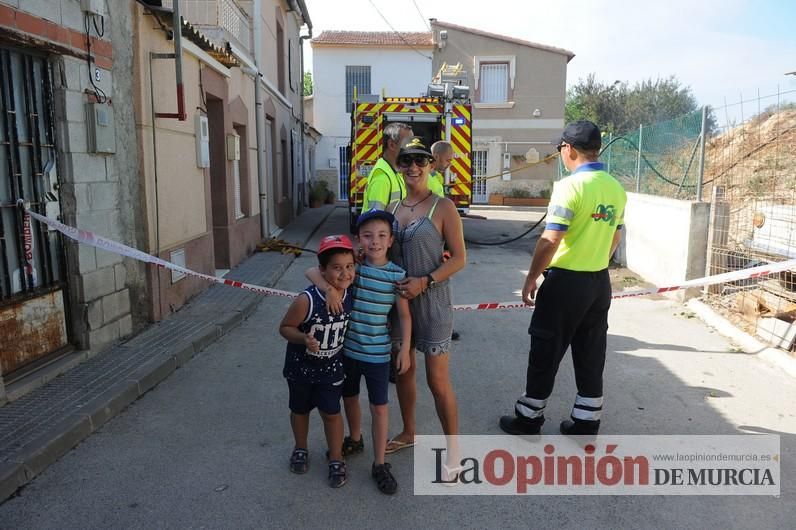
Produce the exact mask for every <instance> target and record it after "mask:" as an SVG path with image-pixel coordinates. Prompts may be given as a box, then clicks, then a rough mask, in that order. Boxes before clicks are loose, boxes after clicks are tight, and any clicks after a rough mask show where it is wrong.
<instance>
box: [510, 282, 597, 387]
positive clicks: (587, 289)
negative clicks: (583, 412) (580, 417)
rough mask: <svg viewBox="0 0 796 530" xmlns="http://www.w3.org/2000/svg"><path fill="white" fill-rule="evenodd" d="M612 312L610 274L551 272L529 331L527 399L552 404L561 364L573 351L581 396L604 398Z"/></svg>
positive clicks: (543, 283) (537, 297)
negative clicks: (569, 348)
mask: <svg viewBox="0 0 796 530" xmlns="http://www.w3.org/2000/svg"><path fill="white" fill-rule="evenodd" d="M610 307H611V280H610V277H609V275H608V269H604V270H601V271H597V272H577V271H570V270H566V269H556V268H553V269H549V270H548V271H546V272H545V280H544V282H542V285H541V287H540V288H539V290H538V291H537V293H536V308H535V310H534V312H533V316H532V317H531V325H530V327H529V329H528V333H529V334H530V335H531V351H530V355H529V359H528V373H527V377H526V388H525V395H526V396H527V397H529V398H533V399H538V400H546V399H547V398H548V397H549V396H550V394H551V393H552V392H553V383H554V382H555V377H556V373H557V372H558V365H559V364H560V363H561V359H563V357H564V353H566V351H567V348H568V347H569V346H572V361H573V364H574V365H575V382H576V384H577V387H578V395H579V396H582V397H584V398H590V397H593V398H599V397H602V395H603V368H604V367H605V349H606V340H607V335H608V309H609V308H610Z"/></svg>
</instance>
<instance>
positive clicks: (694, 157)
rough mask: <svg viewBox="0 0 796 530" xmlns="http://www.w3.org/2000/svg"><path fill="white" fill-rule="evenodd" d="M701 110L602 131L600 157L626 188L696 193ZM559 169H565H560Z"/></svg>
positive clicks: (682, 195)
mask: <svg viewBox="0 0 796 530" xmlns="http://www.w3.org/2000/svg"><path fill="white" fill-rule="evenodd" d="M702 118H703V111H702V110H698V111H695V112H692V113H690V114H686V115H684V116H680V117H678V118H674V119H671V120H667V121H661V122H658V123H655V124H652V125H641V126H640V127H639V128H638V129H636V130H635V131H634V132H632V133H626V134H623V135H617V136H615V135H611V134H609V135H606V136H604V137H603V150H602V154H601V155H600V160H601V161H602V162H603V163H605V165H606V169H607V171H608V172H609V173H611V174H612V175H613V176H614V177H616V178H617V179H618V180H619V181H620V182H621V183H622V184H623V185H624V186H625V189H626V190H627V191H635V192H640V193H648V194H651V195H660V196H664V197H672V198H678V199H694V198H696V197H697V183H698V182H699V173H700V170H701V143H700V140H701V133H702V127H703V119H702ZM562 171H563V172H566V170H564V169H563V167H562Z"/></svg>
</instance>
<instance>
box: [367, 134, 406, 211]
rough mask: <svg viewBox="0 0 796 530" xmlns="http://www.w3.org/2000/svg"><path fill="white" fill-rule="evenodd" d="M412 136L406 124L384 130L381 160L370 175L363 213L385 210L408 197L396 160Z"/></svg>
mask: <svg viewBox="0 0 796 530" xmlns="http://www.w3.org/2000/svg"><path fill="white" fill-rule="evenodd" d="M411 136H413V134H412V128H411V127H410V126H409V125H407V124H405V123H390V124H389V125H387V126H386V127H385V128H384V131H383V132H382V149H381V158H379V160H378V161H377V162H376V165H375V166H373V169H372V170H371V171H370V175H368V183H367V186H366V187H365V200H364V202H363V204H362V211H363V212H367V211H368V210H372V209H376V210H385V209H386V208H387V205H388V204H390V203H391V202H393V201H400V200H401V199H403V198H405V197H406V184H405V183H404V178H403V175H401V174H400V173H398V172H397V171H395V160H396V159H397V158H398V151H400V150H401V145H403V143H404V142H405V141H406V139H407V138H410V137H411Z"/></svg>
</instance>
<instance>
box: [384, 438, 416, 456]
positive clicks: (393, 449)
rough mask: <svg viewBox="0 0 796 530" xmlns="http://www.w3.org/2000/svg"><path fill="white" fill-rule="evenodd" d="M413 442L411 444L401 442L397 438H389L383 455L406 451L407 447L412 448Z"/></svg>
mask: <svg viewBox="0 0 796 530" xmlns="http://www.w3.org/2000/svg"><path fill="white" fill-rule="evenodd" d="M414 445H415V441H414V440H412V441H411V442H402V441H401V440H398V439H397V438H391V439H390V440H388V441H387V447H386V448H385V450H384V454H387V455H389V454H392V453H397V452H398V451H400V450H401V449H408V448H409V447H414Z"/></svg>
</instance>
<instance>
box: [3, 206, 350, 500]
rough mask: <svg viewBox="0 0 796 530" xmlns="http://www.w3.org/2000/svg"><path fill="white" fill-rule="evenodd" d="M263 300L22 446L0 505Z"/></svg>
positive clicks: (211, 325) (222, 319) (214, 324)
mask: <svg viewBox="0 0 796 530" xmlns="http://www.w3.org/2000/svg"><path fill="white" fill-rule="evenodd" d="M334 210H335V208H328V209H327V211H325V212H324V213H323V215H321V216H319V219H318V220H317V222H314V223H313V226H311V227H310V230H309V231H308V232H307V233H303V234H301V237H302V239H303V241H301V244H302V246H303V245H306V244H307V242H308V241H309V240H310V239H311V238H312V236H313V234H315V232H316V231H317V230H318V228H319V227H320V226H321V225H323V223H324V222H325V221H326V220H327V219H328V218H329V216H331V215H332V213H333V212H334ZM291 235H293V237H294V238H295V237H298V235H297V234H295V230H293V231H291ZM295 258H296V257H295V256H294V255H290V256H288V259H287V260H286V261H285V262H283V263H281V264H280V265H279V266H277V267H276V269H275V270H274V271H273V274H271V276H270V278H269V281H268V282H266V283H267V284H269V285H267V286H270V285H275V284H276V283H277V282H278V281H279V279H280V278H281V277H282V275H284V273H285V271H286V270H287V269H288V267H290V265H291V264H292V263H293V261H294V260H295ZM263 298H264V297H262V296H257V297H250V298H247V299H246V300H245V301H244V302H243V303H242V304H241V305H240V306H239V307H237V308H236V309H235V310H234V311H231V312H228V313H226V314H223V313H222V314H217V318H215V319H214V320H212V321H211V322H208V323H207V325H205V326H203V327H202V328H200V330H199V331H198V332H197V333H196V334H195V335H193V336H191V337H190V338H189V340H186V341H184V342H182V343H180V344H178V345H176V346H174V347H172V348H170V349H169V350H168V351H166V352H164V353H163V354H161V355H158V356H157V357H155V358H153V359H150V360H148V361H147V362H145V363H144V364H142V365H141V366H139V367H138V368H137V369H136V370H135V371H134V372H133V374H131V376H130V377H128V378H127V379H126V380H124V381H121V382H117V383H115V384H113V385H112V386H111V387H110V388H109V389H108V390H107V391H106V392H104V393H103V394H102V395H100V396H99V397H97V398H95V399H93V400H91V401H90V402H88V403H86V404H85V405H83V406H82V407H80V409H79V410H77V411H75V412H74V413H73V414H71V415H69V416H67V417H63V418H60V419H58V420H56V421H55V423H54V424H53V425H52V426H51V427H50V428H49V429H47V431H46V432H45V433H44V434H42V435H41V436H39V437H38V438H36V439H35V440H33V441H32V442H30V443H28V444H26V445H25V446H24V447H22V448H21V449H20V450H19V452H18V453H17V455H16V457H15V458H13V459H11V460H8V461H5V462H0V503H2V502H3V501H5V500H6V499H8V498H9V497H11V496H12V495H14V493H15V492H16V491H17V490H18V489H19V488H21V487H23V486H25V485H26V484H28V483H29V482H30V481H31V480H33V479H34V478H35V477H36V476H37V475H38V474H40V473H41V472H42V471H44V470H45V469H46V468H47V467H48V466H49V465H50V464H52V463H54V462H56V461H57V460H58V459H59V458H61V457H62V456H64V455H65V454H66V453H67V452H69V451H70V450H71V449H73V448H74V447H75V446H77V445H78V444H79V443H80V442H82V441H83V440H85V439H86V438H88V437H89V436H90V435H91V434H92V433H93V432H95V431H96V430H98V429H99V428H100V427H101V426H102V425H103V424H105V423H106V422H107V421H109V420H110V419H112V418H113V417H114V416H116V415H117V414H119V413H120V412H122V411H123V410H124V409H125V408H127V407H128V406H129V405H130V404H131V403H133V402H135V401H136V400H138V399H139V398H141V397H142V396H143V395H144V394H146V393H147V392H149V391H150V390H152V389H153V388H154V387H156V386H157V385H158V384H159V383H160V382H162V381H163V380H165V379H166V378H168V377H169V376H170V375H171V374H172V373H173V372H174V371H175V370H176V369H177V368H179V367H180V366H182V365H184V364H185V363H187V362H188V361H190V360H191V359H192V358H193V356H194V355H196V354H197V353H199V352H200V351H202V350H203V349H205V348H206V347H208V346H209V345H211V344H213V343H214V342H216V341H217V340H218V339H220V338H221V337H223V336H224V335H226V334H227V333H229V332H230V331H232V330H233V329H235V328H236V327H237V326H238V325H240V324H241V323H242V322H243V321H244V320H246V319H247V318H248V317H249V316H250V315H251V314H252V313H254V311H255V310H256V308H257V306H258V305H259V304H260V302H262V300H263ZM188 318H189V319H190V318H191V317H190V316H189V317H188ZM122 347H124V346H122Z"/></svg>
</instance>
